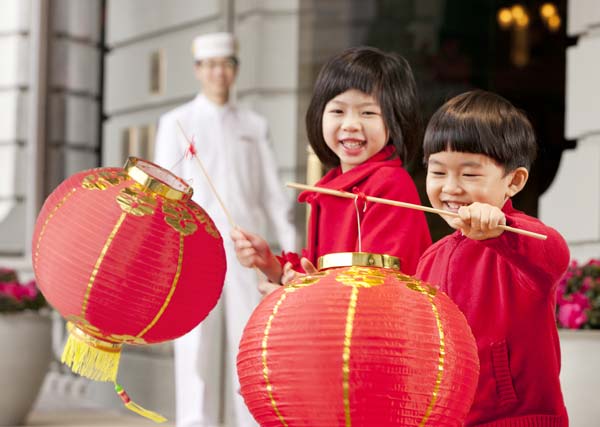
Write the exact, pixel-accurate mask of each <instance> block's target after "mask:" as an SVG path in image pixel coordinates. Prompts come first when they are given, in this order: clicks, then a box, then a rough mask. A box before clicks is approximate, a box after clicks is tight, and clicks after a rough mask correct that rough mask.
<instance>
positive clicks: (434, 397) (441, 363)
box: [418, 285, 446, 427]
mask: <svg viewBox="0 0 600 427" xmlns="http://www.w3.org/2000/svg"><path fill="white" fill-rule="evenodd" d="M418 290H419V292H421V293H423V294H424V295H426V296H427V298H428V299H429V302H430V303H431V310H432V311H433V315H434V317H435V323H436V326H437V329H438V334H439V337H440V350H439V356H438V372H437V377H436V380H435V386H434V387H433V392H432V396H431V401H430V402H429V405H428V406H427V409H426V410H425V415H424V416H423V419H422V420H421V422H420V423H419V427H423V426H425V423H427V420H429V417H430V416H431V412H432V411H433V408H434V407H435V404H436V402H437V398H438V392H439V390H440V386H441V384H442V377H443V375H444V363H445V360H446V341H445V337H444V328H443V325H442V321H441V319H440V313H439V312H438V309H437V307H436V306H435V301H434V299H433V296H432V295H431V294H430V293H429V292H427V290H426V289H424V288H423V287H422V286H420V285H419V286H418Z"/></svg>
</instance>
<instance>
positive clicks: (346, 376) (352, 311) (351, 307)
mask: <svg viewBox="0 0 600 427" xmlns="http://www.w3.org/2000/svg"><path fill="white" fill-rule="evenodd" d="M357 300H358V286H352V293H351V294H350V302H349V304H348V314H347V315H346V330H345V333H344V352H343V355H342V360H343V362H344V364H343V367H342V374H343V384H342V388H343V392H344V415H345V418H346V427H350V426H351V425H352V418H351V417H350V347H351V345H352V330H353V328H354V317H355V315H356V303H357Z"/></svg>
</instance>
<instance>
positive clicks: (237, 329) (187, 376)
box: [155, 33, 295, 427]
mask: <svg viewBox="0 0 600 427" xmlns="http://www.w3.org/2000/svg"><path fill="white" fill-rule="evenodd" d="M193 52H194V59H195V75H196V78H197V79H198V80H199V81H200V84H201V87H202V91H201V93H200V94H199V95H197V96H196V98H194V99H193V100H192V101H190V102H188V103H187V104H184V105H182V106H180V107H178V108H176V109H174V110H172V111H170V112H168V113H166V114H164V115H163V116H162V117H161V119H160V123H159V127H158V134H157V138H156V148H155V150H156V151H155V161H156V163H158V164H160V165H161V166H163V167H165V168H167V169H170V170H171V171H172V172H173V173H175V174H176V175H178V176H180V177H182V178H183V179H185V180H188V182H189V183H190V184H191V185H192V186H193V187H194V197H193V199H194V200H195V201H196V202H197V203H198V204H199V205H200V206H202V207H203V208H204V209H205V210H206V211H207V212H208V214H209V215H210V216H211V218H212V219H213V220H214V221H215V223H216V225H217V227H218V229H219V231H220V232H221V235H222V237H223V241H224V244H225V252H226V256H227V275H226V278H225V286H224V289H223V294H222V296H221V299H220V301H219V303H218V305H217V307H215V309H214V310H213V311H212V312H211V314H210V315H209V316H208V317H207V319H206V320H205V321H204V322H202V324H200V325H199V326H198V327H197V328H195V329H194V330H193V331H192V332H190V333H189V334H187V335H186V336H184V337H182V338H180V339H178V340H176V342H175V380H176V410H177V414H176V415H177V426H178V427H213V426H222V425H225V426H227V427H247V426H255V425H256V422H255V421H254V420H253V418H252V416H251V415H250V413H249V412H248V410H247V408H246V406H245V404H244V402H243V399H242V397H241V396H240V395H239V392H238V391H239V382H238V378H237V373H236V366H235V360H236V356H237V351H238V345H239V341H240V338H241V334H242V331H243V328H244V326H245V324H246V321H247V320H248V317H249V316H250V314H251V313H252V310H253V309H254V307H255V306H256V305H257V304H258V302H259V301H260V294H259V292H258V290H257V274H256V272H254V271H253V270H251V269H248V268H244V267H242V266H241V265H240V264H239V263H238V261H237V259H236V256H235V251H234V249H233V243H232V242H231V239H230V238H229V232H230V230H231V226H230V224H229V222H228V220H227V216H226V214H225V213H224V212H223V210H222V208H221V206H220V205H219V203H218V200H217V198H216V197H215V195H214V194H213V193H212V191H211V189H210V187H209V185H208V183H207V180H206V178H205V177H204V176H203V174H202V171H201V169H200V167H199V165H198V163H197V161H196V160H195V159H193V158H191V157H190V156H186V155H185V152H186V149H187V148H188V144H187V142H186V140H185V138H184V136H183V135H182V133H181V131H180V129H179V126H178V124H177V122H179V123H180V124H181V127H182V128H183V129H184V130H185V132H186V134H187V135H188V136H189V137H193V140H194V144H195V149H196V153H197V155H198V157H199V158H200V159H201V160H202V163H203V165H204V167H205V168H206V169H207V172H208V174H209V176H210V178H211V180H212V182H213V184H214V185H215V187H216V190H217V192H218V193H219V195H220V196H221V198H222V200H223V202H224V204H225V207H226V208H227V210H228V212H229V213H230V214H231V216H232V217H233V221H234V222H235V223H236V224H237V225H240V226H241V227H243V228H244V229H246V230H255V231H257V232H258V231H259V230H260V231H262V232H265V231H266V230H267V229H268V230H270V234H274V235H275V236H276V238H277V239H278V241H279V244H280V246H281V247H282V248H283V249H285V250H288V251H289V250H293V249H294V239H295V231H294V228H293V226H292V225H291V222H290V221H289V212H290V203H289V200H288V198H287V197H286V194H285V192H284V189H283V186H282V184H281V183H280V181H279V179H278V176H277V167H276V163H275V157H274V155H273V152H272V150H271V148H270V146H269V142H268V139H267V138H268V127H267V123H266V121H265V120H264V119H263V118H262V117H261V116H259V115H257V114H256V113H254V112H252V111H249V110H246V109H242V108H240V107H237V106H235V105H233V104H231V103H230V102H229V94H230V88H231V86H232V85H233V83H234V81H235V78H236V74H237V69H238V63H237V58H236V42H235V39H234V37H233V35H231V34H229V33H213V34H206V35H202V36H199V37H197V38H196V39H195V40H194V44H193ZM198 279H199V280H202V278H198Z"/></svg>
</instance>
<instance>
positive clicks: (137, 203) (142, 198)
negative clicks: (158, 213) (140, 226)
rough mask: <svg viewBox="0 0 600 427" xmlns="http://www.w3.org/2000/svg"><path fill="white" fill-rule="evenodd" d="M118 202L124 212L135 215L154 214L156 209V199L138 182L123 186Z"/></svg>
mask: <svg viewBox="0 0 600 427" xmlns="http://www.w3.org/2000/svg"><path fill="white" fill-rule="evenodd" d="M117 203H118V204H119V206H120V207H121V209H122V210H123V211H124V212H127V213H128V214H131V215H135V216H145V215H152V214H154V211H155V209H156V199H155V198H154V197H152V196H151V195H149V194H146V193H145V192H144V191H142V188H141V187H140V186H139V185H138V184H134V185H132V186H130V187H126V188H123V189H122V190H121V191H120V192H119V194H118V195H117Z"/></svg>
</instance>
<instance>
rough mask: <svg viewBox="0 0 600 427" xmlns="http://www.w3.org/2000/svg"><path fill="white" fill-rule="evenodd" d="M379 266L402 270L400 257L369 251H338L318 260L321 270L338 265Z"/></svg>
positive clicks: (318, 266)
mask: <svg viewBox="0 0 600 427" xmlns="http://www.w3.org/2000/svg"><path fill="white" fill-rule="evenodd" d="M350 266H357V267H379V268H389V269H391V270H400V258H398V257H395V256H392V255H385V254H372V253H369V252H337V253H332V254H327V255H323V256H320V257H319V259H318V260H317V268H318V269H319V270H327V269H329V268H336V267H350Z"/></svg>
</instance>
